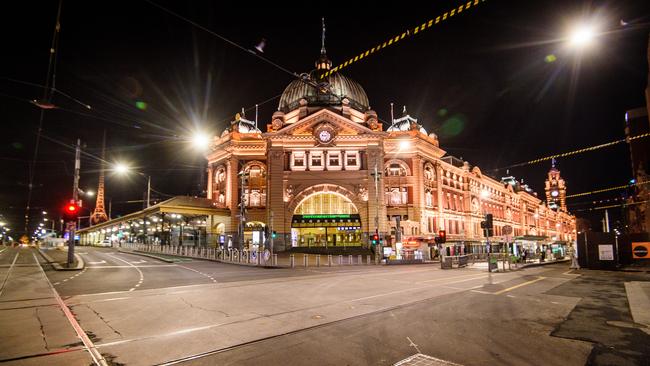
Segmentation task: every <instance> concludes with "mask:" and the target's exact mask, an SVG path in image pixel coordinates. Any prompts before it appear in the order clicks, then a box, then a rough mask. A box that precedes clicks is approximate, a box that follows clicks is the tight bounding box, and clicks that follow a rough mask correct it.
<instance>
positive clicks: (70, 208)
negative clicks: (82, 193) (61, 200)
mask: <svg viewBox="0 0 650 366" xmlns="http://www.w3.org/2000/svg"><path fill="white" fill-rule="evenodd" d="M78 217H79V205H77V203H76V202H75V201H74V200H70V202H68V203H66V205H65V206H64V207H63V219H64V220H65V221H67V222H69V221H77V218H78Z"/></svg>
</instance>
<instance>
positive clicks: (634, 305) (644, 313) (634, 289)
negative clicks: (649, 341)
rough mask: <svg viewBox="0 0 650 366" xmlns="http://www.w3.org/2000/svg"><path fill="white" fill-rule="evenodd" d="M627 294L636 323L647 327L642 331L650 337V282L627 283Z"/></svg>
mask: <svg viewBox="0 0 650 366" xmlns="http://www.w3.org/2000/svg"><path fill="white" fill-rule="evenodd" d="M625 292H626V293H627V301H628V303H629V304H630V312H631V313H632V318H633V319H634V322H635V323H637V324H640V325H643V326H645V327H644V328H641V330H642V331H644V332H646V333H647V334H649V335H650V281H648V282H646V281H632V282H626V283H625Z"/></svg>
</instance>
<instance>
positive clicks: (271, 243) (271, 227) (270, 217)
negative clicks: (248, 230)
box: [269, 210, 273, 263]
mask: <svg viewBox="0 0 650 366" xmlns="http://www.w3.org/2000/svg"><path fill="white" fill-rule="evenodd" d="M269 221H270V222H269V224H270V225H269V226H270V227H269V234H271V240H270V242H269V244H270V245H271V261H273V210H271V211H270V212H269ZM271 263H273V262H271Z"/></svg>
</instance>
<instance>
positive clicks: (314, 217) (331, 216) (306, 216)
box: [302, 214, 350, 219]
mask: <svg viewBox="0 0 650 366" xmlns="http://www.w3.org/2000/svg"><path fill="white" fill-rule="evenodd" d="M302 218H303V219H349V218H350V215H338V214H332V215H302Z"/></svg>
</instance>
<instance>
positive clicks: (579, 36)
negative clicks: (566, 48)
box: [569, 24, 596, 48]
mask: <svg viewBox="0 0 650 366" xmlns="http://www.w3.org/2000/svg"><path fill="white" fill-rule="evenodd" d="M595 36H596V32H595V31H594V28H593V27H592V26H590V25H586V24H582V25H579V26H577V27H576V28H574V29H573V31H572V32H571V35H570V36H569V44H571V46H573V47H579V48H582V47H585V46H587V45H589V43H591V41H592V40H593V39H594V37H595Z"/></svg>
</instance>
